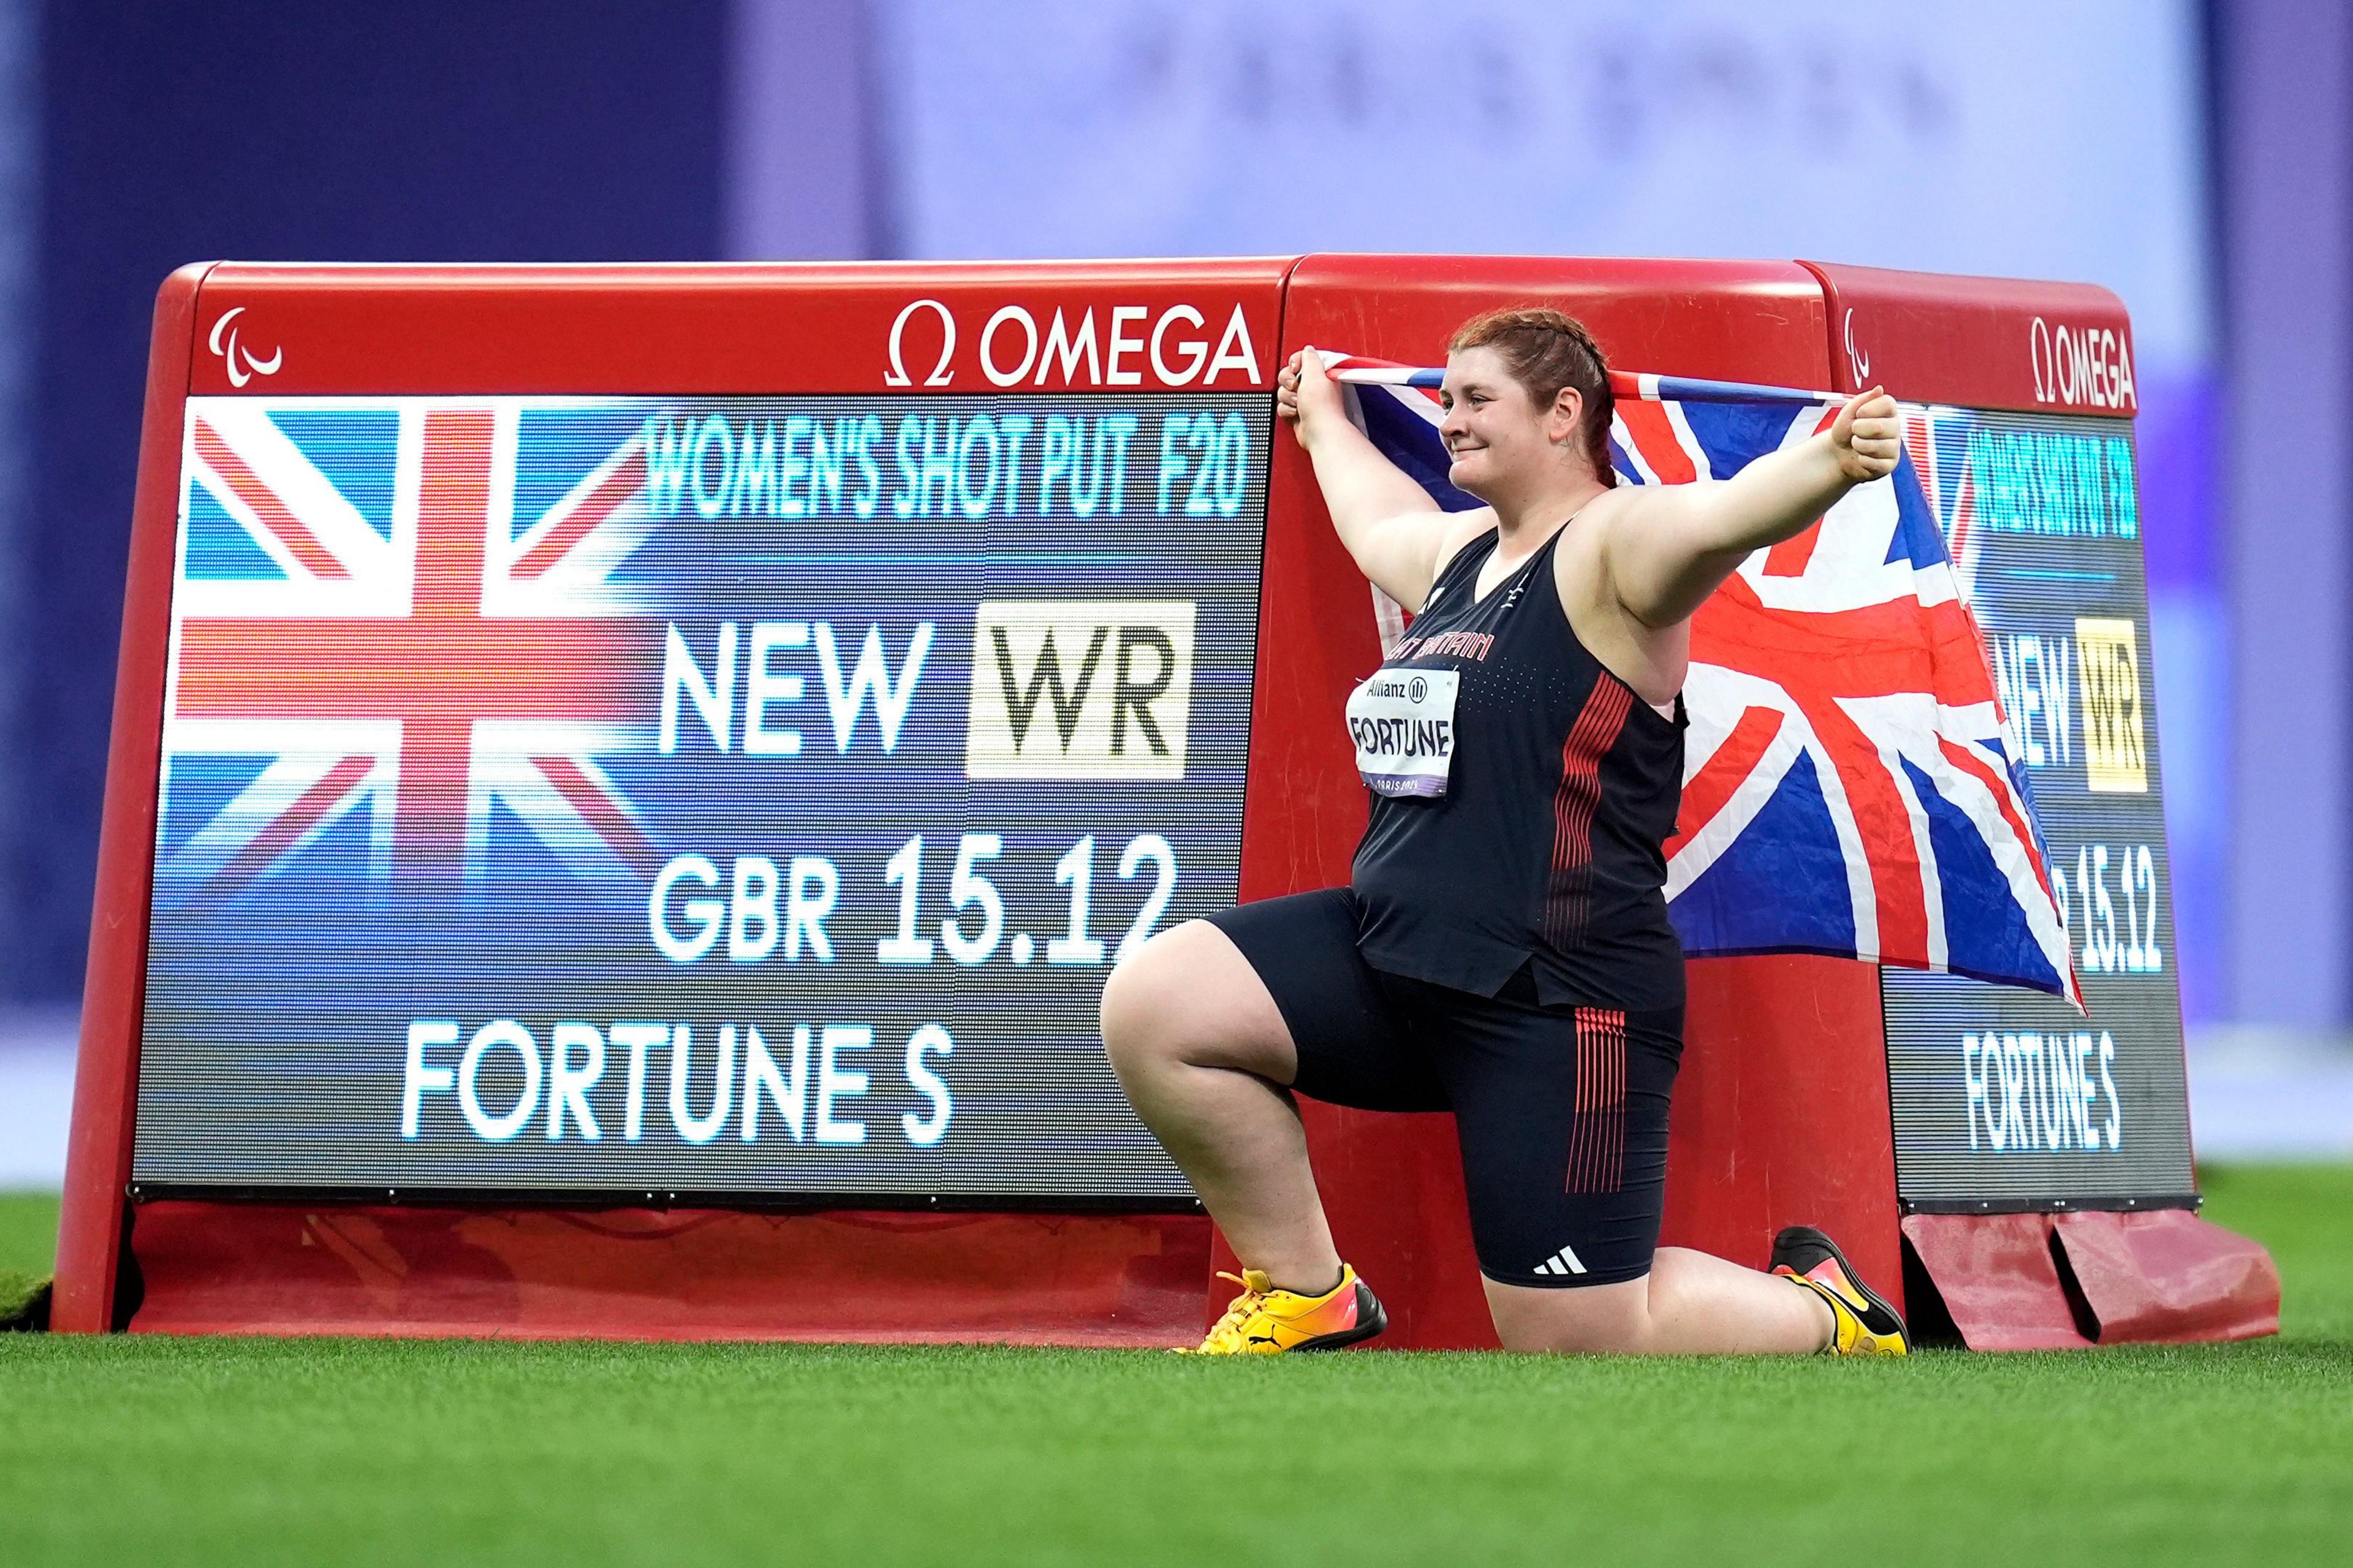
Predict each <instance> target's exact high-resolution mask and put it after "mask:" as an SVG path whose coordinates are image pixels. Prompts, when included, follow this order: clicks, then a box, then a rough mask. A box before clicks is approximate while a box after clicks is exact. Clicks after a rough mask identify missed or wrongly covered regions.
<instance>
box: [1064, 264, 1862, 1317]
mask: <svg viewBox="0 0 2353 1568" xmlns="http://www.w3.org/2000/svg"><path fill="white" fill-rule="evenodd" d="M1280 388H1281V389H1280V392H1279V394H1278V407H1279V409H1280V411H1281V413H1282V416H1283V417H1284V418H1285V419H1287V420H1290V421H1291V422H1292V424H1293V428H1294V429H1295V431H1296V432H1297V435H1298V438H1299V442H1300V444H1301V445H1302V446H1303V447H1305V448H1306V449H1307V451H1308V453H1309V455H1310V457H1311V458H1313V460H1314V466H1315V477H1316V479H1317V481H1318V482H1319V483H1320V484H1321V485H1322V487H1323V490H1324V501H1325V503H1326V504H1327V506H1328V507H1329V509H1330V510H1331V513H1332V521H1333V524H1334V526H1335V528H1336V529H1337V530H1338V531H1339V534H1340V539H1341V542H1343V543H1344V544H1345V545H1346V546H1347V549H1348V552H1349V553H1350V554H1351V555H1353V556H1354V557H1355V558H1356V564H1357V565H1358V566H1359V567H1360V568H1362V569H1363V571H1364V574H1365V575H1366V577H1368V578H1370V579H1371V580H1372V581H1373V582H1374V583H1375V584H1377V585H1378V586H1379V587H1380V588H1381V589H1382V590H1383V591H1385V592H1386V593H1388V595H1390V596H1391V597H1392V598H1394V599H1396V600H1397V601H1398V603H1399V604H1402V605H1406V606H1407V607H1408V608H1409V609H1411V610H1413V611H1415V612H1416V618H1415V620H1414V622H1413V625H1412V627H1411V628H1410V634H1409V636H1408V637H1405V638H1404V639H1403V640H1402V641H1401V642H1400V643H1399V644H1398V647H1396V648H1395V650H1394V651H1393V652H1392V653H1391V654H1390V656H1389V658H1388V660H1387V662H1386V663H1384V664H1383V665H1382V667H1381V668H1380V669H1379V670H1377V671H1376V672H1375V673H1374V674H1373V675H1372V676H1371V677H1370V678H1368V679H1366V682H1365V683H1364V684H1363V685H1362V686H1360V687H1358V688H1357V689H1356V692H1355V693H1354V694H1352V695H1351V697H1350V698H1349V702H1348V707H1349V719H1350V729H1351V731H1352V732H1353V734H1354V735H1355V738H1356V742H1357V765H1358V767H1359V769H1360V770H1362V771H1363V773H1365V775H1366V783H1367V784H1370V785H1371V786H1372V787H1373V789H1374V792H1375V793H1374V798H1373V802H1372V820H1371V822H1370V824H1369V826H1367V827H1366V830H1365V837H1364V840H1363V842H1362V843H1361V844H1360V845H1359V846H1358V847H1357V850H1356V865H1355V868H1354V873H1353V875H1352V877H1351V879H1350V881H1349V885H1348V886H1347V887H1345V888H1334V889H1327V890H1325V891H1323V892H1317V893H1303V894H1299V895H1296V896H1293V897H1291V898H1284V899H1271V900H1265V901H1263V902H1260V903H1254V904H1247V905H1244V906H1242V907H1240V908H1239V909H1235V910H1229V911H1227V912H1226V913H1224V914H1221V915H1219V916H1216V917H1214V918H1212V919H1210V920H1207V921H1187V922H1185V923H1184V924H1182V925H1179V926H1176V927H1175V928H1173V929H1171V930H1169V931H1165V932H1163V933H1162V934H1160V935H1159V936H1156V937H1155V938H1153V939H1152V941H1151V942H1147V943H1146V944H1145V946H1144V947H1143V948H1142V949H1141V950H1140V951H1139V952H1136V953H1135V955H1134V957H1132V958H1131V959H1130V960H1129V961H1128V962H1127V963H1123V964H1122V965H1120V966H1119V968H1118V969H1117V970H1115V971H1114V972H1113V974H1112V976H1111V979H1110V982H1109V984H1107V985H1106V986H1105V988H1104V992H1103V1039H1104V1042H1105V1044H1106V1045H1107V1046H1108V1047H1109V1048H1110V1051H1111V1057H1112V1061H1113V1065H1114V1066H1115V1067H1116V1068H1118V1071H1119V1078H1120V1082H1121V1084H1122V1086H1123V1087H1124V1089H1126V1091H1127V1096H1128V1099H1129V1100H1131V1101H1132V1102H1133V1103H1134V1106H1135V1109H1136V1110H1137V1111H1138V1112H1139V1113H1140V1114H1141V1115H1142V1116H1143V1118H1144V1120H1145V1122H1147V1123H1148V1124H1149V1125H1150V1126H1151V1128H1152V1130H1153V1131H1154V1132H1155V1134H1157V1135H1158V1137H1159V1139H1160V1142H1162V1144H1163V1145H1165V1146H1166V1148H1167V1150H1168V1152H1169V1153H1170V1154H1171V1155H1173V1156H1174V1157H1175V1159H1176V1163H1178V1164H1179V1165H1181V1166H1182V1167H1183V1168H1184V1170H1185V1173H1186V1174H1187V1176H1188V1177H1190V1178H1191V1180H1192V1183H1193V1186H1194V1189H1195V1191H1197V1192H1198V1193H1199V1194H1200V1195H1201V1198H1202V1201H1203V1202H1204V1203H1205V1204H1206V1205H1208V1210H1209V1213H1210V1214H1211V1215H1214V1216H1215V1217H1216V1219H1217V1221H1218V1223H1219V1226H1221V1227H1222V1228H1223V1229H1224V1231H1225V1235H1226V1238H1227V1240H1228V1241H1229V1242H1230V1243H1231V1244H1232V1246H1233V1248H1234V1251H1235V1253H1236V1255H1237V1256H1239V1257H1240V1259H1241V1260H1242V1262H1243V1264H1244V1265H1245V1268H1244V1270H1243V1275H1242V1279H1241V1281H1240V1283H1241V1285H1242V1293H1241V1294H1240V1296H1239V1297H1237V1298H1236V1299H1235V1300H1234V1303H1233V1306H1232V1307H1231V1309H1230V1310H1229V1311H1228V1312H1227V1314H1226V1316H1225V1318H1224V1320H1223V1321H1220V1322H1219V1324H1218V1325H1217V1326H1216V1327H1215V1328H1214V1329H1212V1330H1211V1331H1210V1332H1209V1335H1208V1340H1207V1341H1206V1342H1204V1343H1203V1344H1202V1347H1201V1348H1202V1349H1203V1350H1204V1351H1208V1352H1271V1351H1284V1350H1307V1349H1325V1348H1334V1347H1336V1346H1339V1345H1344V1344H1350V1343H1354V1342H1356V1341H1359V1340H1364V1339H1368V1338H1370V1337H1371V1336H1372V1335H1374V1334H1376V1333H1377V1332H1379V1331H1380V1330H1381V1328H1382V1326H1383V1325H1384V1323H1385V1322H1386V1321H1387V1320H1386V1318H1385V1316H1384V1315H1383V1313H1382V1311H1381V1309H1380V1304H1379V1303H1378V1302H1377V1300H1374V1297H1373V1294H1372V1292H1371V1290H1369V1289H1366V1287H1365V1285H1364V1284H1363V1283H1362V1282H1361V1281H1360V1280H1358V1279H1357V1278H1356V1271H1355V1270H1354V1269H1352V1268H1348V1267H1347V1266H1346V1265H1345V1264H1344V1263H1343V1262H1342V1261H1341V1259H1340V1257H1339V1254H1338V1253H1337V1252H1336V1251H1335V1250H1334V1247H1333V1245H1332V1236H1331V1232H1330V1230H1329V1228H1328V1227H1327V1226H1326V1225H1325V1223H1324V1210H1323V1205H1322V1204H1321V1202H1320V1201H1319V1200H1318V1198H1317V1196H1316V1192H1315V1182H1314V1175H1313V1174H1312V1173H1311V1172H1310V1171H1309V1169H1308V1162H1307V1145H1306V1141H1305V1139H1304V1137H1303V1135H1302V1131H1301V1127H1300V1121H1299V1116H1298V1111H1297V1110H1296V1108H1295V1106H1294V1104H1293V1100H1292V1098H1291V1091H1292V1090H1293V1089H1297V1090H1298V1091H1299V1092H1301V1093H1303V1094H1308V1095H1312V1096H1314V1098H1316V1099H1318V1100H1327V1101H1331V1102H1333V1103H1335V1104H1339V1105H1346V1106H1356V1107H1360V1108H1364V1109H1367V1110H1451V1111H1453V1113H1454V1116H1455V1121H1456V1125H1457V1128H1458V1130H1459V1131H1460V1135H1461V1151H1462V1171H1463V1179H1464V1185H1465V1187H1466V1188H1467V1189H1468V1191H1469V1194H1470V1201H1471V1228H1472V1239H1473V1241H1474V1243H1475V1244H1476V1247H1477V1250H1478V1255H1479V1268H1480V1273H1481V1275H1482V1282H1483V1283H1484V1285H1485V1287H1486V1292H1487V1302H1488V1307H1489V1310H1491V1311H1492V1312H1493V1315H1494V1320H1495V1331H1496V1333H1497V1334H1498V1335H1499V1336H1500V1337H1501V1339H1502V1341H1503V1342H1504V1346H1505V1347H1506V1348H1508V1349H1514V1350H1557V1351H1649V1352H1677V1351H1680V1352H1710V1351H1713V1352H1764V1351H1817V1350H1825V1349H1829V1350H1837V1351H1841V1352H1855V1351H1862V1352H1882V1353H1897V1354H1900V1353H1902V1352H1904V1350H1905V1332H1904V1326H1903V1323H1902V1321H1901V1320H1899V1319H1898V1318H1897V1317H1896V1315H1895V1312H1894V1309H1893V1308H1891V1307H1890V1306H1889V1305H1888V1304H1887V1303H1886V1302H1885V1301H1883V1300H1881V1299H1880V1298H1878V1297H1877V1296H1876V1295H1874V1294H1873V1293H1872V1292H1871V1291H1870V1290H1869V1289H1866V1288H1865V1287H1863V1285H1862V1282H1861V1281H1860V1280H1858V1279H1855V1278H1854V1275H1853V1272H1852V1269H1850V1268H1847V1267H1846V1262H1845V1259H1844V1258H1842V1257H1841V1256H1840V1255H1839V1253H1838V1249H1837V1248H1836V1247H1834V1246H1832V1245H1831V1242H1830V1241H1829V1239H1828V1238H1827V1237H1823V1236H1822V1235H1821V1234H1820V1232H1818V1231H1814V1230H1810V1229H1807V1228H1805V1227H1802V1226H1793V1227H1791V1228H1790V1229H1788V1230H1786V1231H1784V1232H1783V1233H1782V1234H1781V1236H1780V1237H1779V1238H1778V1240H1777V1242H1776V1243H1775V1246H1774V1252H1773V1263H1774V1265H1775V1268H1776V1272H1777V1274H1778V1275H1779V1276H1780V1277H1778V1278H1777V1277H1776V1275H1773V1274H1759V1273H1757V1272H1755V1271H1753V1270H1750V1269H1746V1268H1740V1267H1738V1266H1736V1265H1735V1264H1731V1263H1727V1262H1725V1261H1724V1260H1723V1259H1721V1258H1712V1257H1709V1256H1708V1255H1706V1254H1704V1253H1700V1252H1693V1251H1689V1250H1686V1249H1683V1248H1681V1247H1665V1248H1661V1247H1658V1235H1659V1215H1660V1210H1661V1205H1662V1200H1663V1196H1664V1191H1665V1178H1666V1155H1667V1097H1668V1093H1669V1091H1670V1090H1671V1089H1672V1087H1673V1083H1674V1077H1675V1068H1676V1063H1677V1061H1678V1059H1679V1058H1680V1056H1681V1054H1682V1049H1683V952H1682V949H1681V947H1680V946H1679V945H1678V943H1677V942H1676V940H1675V933H1674V931H1673V928H1672V927H1671V926H1670V925H1669V924H1668V923H1667V911H1666V900H1665V896H1664V893H1663V891H1662V889H1663V887H1664V884H1665V880H1666V862H1665V859H1664V857H1663V853H1662V849H1661V845H1662V841H1663V840H1664V839H1665V838H1666V837H1668V836H1669V835H1670V834H1671V833H1672V831H1673V829H1674V822H1675V808H1676V804H1677V801H1678V797H1679V795H1680V794H1681V789H1682V782H1683V724H1684V720H1683V705H1682V699H1681V697H1680V696H1679V695H1678V694H1679V692H1680V690H1681V689H1682V686H1683V669H1684V665H1685V662H1686V660H1687V658H1688V657H1689V652H1690V646H1691V635H1690V634H1691V616H1692V613H1693V612H1694V610H1696V609H1698V608H1699V605H1700V604H1701V602H1702V601H1703V600H1704V599H1705V598H1706V597H1707V595H1709V594H1710V593H1712V592H1713V591H1714V590H1715V587H1716V585H1717V584H1719V583H1721V582H1723V581H1724V579H1725V577H1726V576H1728V575H1729V574H1731V573H1732V571H1733V569H1734V568H1735V567H1736V566H1737V565H1738V564H1739V563H1740V562H1741V561H1742V560H1744V559H1745V558H1746V556H1747V555H1748V554H1749V553H1750V552H1752V551H1755V550H1757V549H1758V548H1760V547H1762V546H1765V545H1768V544H1772V543H1775V542H1778V541H1780V540H1784V539H1788V538H1789V537H1790V536H1792V535H1793V534H1796V533H1797V532H1799V531H1800V530H1802V529H1803V528H1805V526H1806V525H1807V524H1808V523H1809V522H1810V521H1812V520H1813V519H1815V518H1817V517H1819V516H1820V515H1821V513H1822V511H1823V510H1824V509H1825V508H1827V507H1829V506H1830V505H1831V503H1832V502H1833V501H1835V500H1838V499H1839V497H1841V495H1843V494H1845V493H1846V491H1847V490H1848V489H1850V488H1852V486H1854V485H1857V484H1861V483H1862V482H1863V481H1865V480H1868V479H1877V478H1879V477H1880V476H1882V475H1883V474H1886V473H1888V472H1889V471H1891V470H1892V469H1893V468H1894V467H1895V458H1896V452H1897V444H1898V441H1899V439H1900V437H1901V427H1900V426H1899V424H1898V420H1897V413H1896V408H1895V405H1894V402H1893V400H1891V399H1890V398H1888V397H1887V396H1886V395H1883V393H1880V392H1879V391H1877V390H1876V389H1874V390H1873V391H1871V392H1866V393H1864V394H1862V395H1861V396H1858V397H1856V398H1854V399H1852V401H1851V402H1849V403H1848V404H1847V405H1846V406H1845V408H1844V409H1843V410H1841V412H1840V414H1839V416H1838V419H1837V422H1836V423H1835V425H1833V426H1832V427H1831V429H1830V430H1828V431H1826V432H1824V433H1822V434H1820V435H1818V436H1816V437H1813V438H1812V439H1810V440H1809V441H1806V442H1805V443H1803V444H1802V445H1800V446H1796V447H1787V448H1784V449H1783V450H1781V451H1778V452H1776V453H1773V454H1771V455H1769V456H1767V457H1765V458H1759V459H1757V461H1756V462H1753V463H1751V464H1750V465H1749V466H1748V467H1747V468H1744V469H1742V470H1741V471H1740V473H1739V474H1738V475H1737V476H1736V477H1735V478H1733V479H1726V480H1723V481H1721V482H1704V483H1699V484H1689V485H1676V486H1672V487H1640V488H1631V489H1618V488H1615V485H1616V476H1615V474H1614V473H1613V471H1612V470H1611V468H1610V464H1609V447H1608V444H1607V443H1608V437H1609V422H1610V409H1611V405H1610V396H1609V375H1608V373H1607V370H1606V369H1605V367H1604V365H1603V363H1602V360H1601V354H1600V351H1599V349H1598V348H1597V347H1596V346H1595V344H1594V342H1593V340H1592V338H1591V337H1590V336H1588V334H1587V332H1586V331H1585V329H1584V328H1583V327H1581V326H1579V325H1578V324H1577V322H1576V321H1572V320H1571V319H1569V318H1568V317H1567V316H1565V315H1562V314H1561V313H1560V312H1558V311H1556V310H1506V311H1496V312H1493V313H1491V314H1489V315H1485V316H1482V317H1480V318H1478V319H1477V320H1475V321H1472V322H1470V323H1469V324H1467V325H1466V326H1464V327H1463V328H1462V330H1461V331H1459V332H1457V333H1456V334H1455V336H1454V340H1453V342H1451V343H1450V344H1449V345H1448V353H1447V362H1446V378H1445V382H1444V384H1443V387H1442V390H1441V391H1440V402H1441V404H1442V405H1444V407H1445V410H1446V416H1445V420H1444V422H1443V423H1442V424H1441V425H1440V435H1441V436H1442V437H1444V439H1445V442H1446V447H1447V449H1448V451H1449V452H1450V453H1451V456H1452V458H1453V465H1452V468H1451V471H1450V473H1449V476H1448V477H1449V478H1450V479H1451V480H1452V481H1453V483H1454V484H1455V485H1456V486H1457V487H1458V488H1460V489H1464V490H1467V491H1469V492H1470V493H1472V495H1474V496H1477V497H1478V498H1479V499H1480V500H1483V501H1485V502H1486V503H1487V504H1486V505H1485V506H1483V507H1481V508H1479V509H1477V510H1472V511H1462V512H1446V511H1441V510H1439V509H1438V507H1437V506H1436V505H1435V504H1434V503H1433V502H1432V501H1431V500H1430V497H1429V496H1428V495H1427V494H1426V493H1425V492H1424V491H1423V490H1422V489H1421V487H1420V486H1419V485H1418V484H1416V483H1415V482H1414V481H1413V480H1412V479H1409V478H1408V477H1407V476H1406V475H1405V474H1404V473H1403V472H1401V471H1400V470H1398V468H1396V467H1394V466H1393V465H1391V464H1390V463H1389V461H1388V459H1387V458H1384V457H1382V456H1381V454H1380V453H1379V452H1378V451H1377V450H1376V449H1375V447H1373V445H1372V443H1371V442H1369V441H1368V440H1366V438H1365V437H1364V436H1363V434H1362V433H1360V432H1359V431H1358V430H1357V429H1356V426H1354V425H1353V424H1351V423H1350V421H1349V419H1348V416H1347V413H1346V410H1345V406H1344V405H1343V404H1342V401H1341V395H1340V389H1339V388H1338V387H1337V386H1336V385H1335V384H1333V383H1332V382H1331V381H1330V380H1328V379H1327V378H1326V377H1325V375H1324V369H1323V363H1322V361H1320V360H1319V359H1318V358H1316V356H1315V355H1314V353H1312V352H1311V353H1301V354H1299V355H1297V356H1295V357H1294V358H1293V360H1292V361H1291V363H1289V364H1288V365H1287V366H1285V367H1284V369H1283V372H1282V377H1281V381H1280ZM1441 726H1442V727H1441ZM1449 738H1451V739H1449ZM1793 1286H1796V1287H1799V1288H1798V1289H1793V1288H1792V1287H1793Z"/></svg>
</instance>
